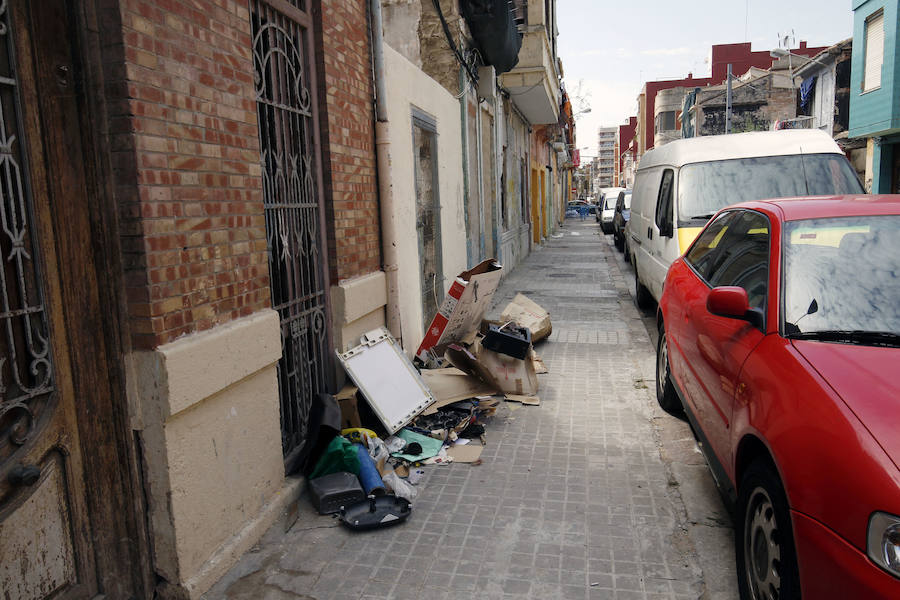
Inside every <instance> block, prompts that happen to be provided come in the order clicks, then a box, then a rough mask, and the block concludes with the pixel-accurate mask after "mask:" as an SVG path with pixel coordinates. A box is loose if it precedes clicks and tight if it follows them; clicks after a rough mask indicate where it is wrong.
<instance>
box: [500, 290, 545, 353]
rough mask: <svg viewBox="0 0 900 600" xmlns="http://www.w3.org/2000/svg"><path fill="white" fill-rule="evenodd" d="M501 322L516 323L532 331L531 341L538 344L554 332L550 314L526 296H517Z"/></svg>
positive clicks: (504, 312)
mask: <svg viewBox="0 0 900 600" xmlns="http://www.w3.org/2000/svg"><path fill="white" fill-rule="evenodd" d="M500 320H501V321H515V322H516V323H517V324H518V325H521V326H522V327H527V328H528V329H530V330H531V341H532V343H537V342H539V341H541V340H543V339H545V338H547V337H549V336H550V334H551V333H552V332H553V325H552V324H551V323H550V313H549V312H547V311H546V310H545V309H544V308H543V307H542V306H541V305H539V304H538V303H536V302H535V301H533V300H532V299H530V298H529V297H528V296H526V295H525V294H516V297H515V298H513V300H512V302H510V303H509V304H507V305H506V308H504V309H503V312H502V313H501V314H500Z"/></svg>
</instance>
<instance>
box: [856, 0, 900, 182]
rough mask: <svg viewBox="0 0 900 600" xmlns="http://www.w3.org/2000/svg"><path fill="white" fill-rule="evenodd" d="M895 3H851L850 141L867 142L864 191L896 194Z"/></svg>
mask: <svg viewBox="0 0 900 600" xmlns="http://www.w3.org/2000/svg"><path fill="white" fill-rule="evenodd" d="M898 4H900V0H853V4H852V7H853V40H854V41H853V58H852V70H851V79H850V127H849V136H850V137H851V138H868V145H867V156H866V182H865V183H866V188H867V189H870V190H871V191H872V193H881V194H886V193H900V44H898V43H897V34H898V29H900V14H898Z"/></svg>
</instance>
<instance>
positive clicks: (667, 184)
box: [656, 169, 675, 235]
mask: <svg viewBox="0 0 900 600" xmlns="http://www.w3.org/2000/svg"><path fill="white" fill-rule="evenodd" d="M674 179H675V173H674V171H672V169H666V170H665V171H663V176H662V183H660V184H659V196H657V198H656V226H657V227H659V231H660V233H661V234H663V235H671V234H672V182H673V180H674Z"/></svg>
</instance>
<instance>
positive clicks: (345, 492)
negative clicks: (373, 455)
mask: <svg viewBox="0 0 900 600" xmlns="http://www.w3.org/2000/svg"><path fill="white" fill-rule="evenodd" d="M309 497H310V500H312V503H313V506H314V507H315V508H316V510H317V511H319V514H323V515H327V514H331V513H336V512H338V511H340V510H341V508H343V507H344V506H350V505H351V504H355V503H357V502H361V501H363V500H365V499H366V494H365V493H364V492H363V489H362V486H361V485H360V484H359V479H358V478H357V477H356V475H354V474H353V473H347V472H346V471H341V472H338V473H331V474H330V475H324V476H322V477H317V478H316V479H310V481H309Z"/></svg>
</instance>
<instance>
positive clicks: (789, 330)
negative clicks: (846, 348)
mask: <svg viewBox="0 0 900 600" xmlns="http://www.w3.org/2000/svg"><path fill="white" fill-rule="evenodd" d="M783 246H784V286H783V289H784V298H783V305H782V306H783V307H784V331H785V334H786V335H788V336H790V337H795V338H796V337H804V338H811V339H820V340H824V341H836V342H847V343H864V344H868V343H873V344H880V343H883V344H887V345H896V343H897V341H898V340H900V302H898V298H900V216H893V215H889V216H864V217H841V218H828V219H808V220H803V221H792V222H788V223H786V224H785V227H784V238H783ZM866 334H874V335H866Z"/></svg>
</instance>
